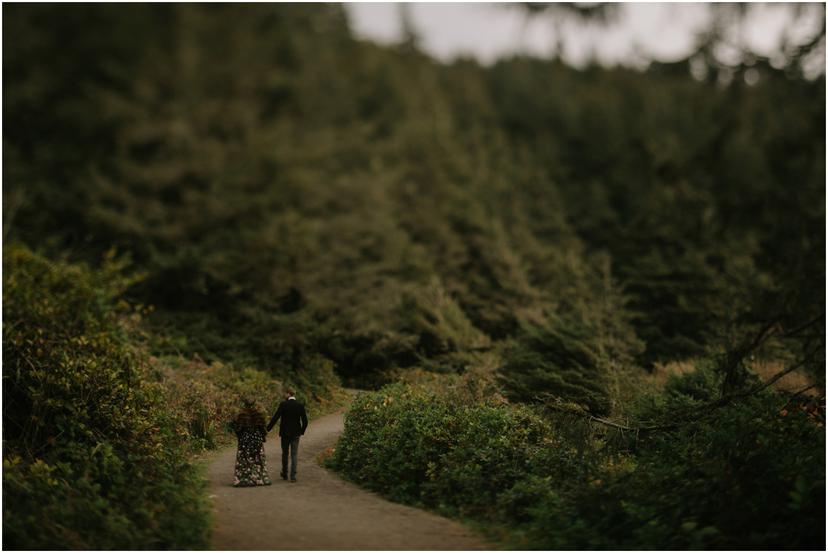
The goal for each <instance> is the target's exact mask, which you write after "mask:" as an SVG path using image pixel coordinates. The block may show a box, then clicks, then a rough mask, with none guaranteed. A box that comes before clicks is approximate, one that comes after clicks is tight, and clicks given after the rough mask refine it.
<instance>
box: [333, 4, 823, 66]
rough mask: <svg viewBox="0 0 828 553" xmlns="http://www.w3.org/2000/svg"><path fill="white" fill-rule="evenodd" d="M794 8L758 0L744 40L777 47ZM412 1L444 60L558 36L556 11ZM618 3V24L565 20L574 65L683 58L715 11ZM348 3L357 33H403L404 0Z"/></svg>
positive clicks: (378, 37) (544, 51) (415, 19)
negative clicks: (545, 13) (528, 13)
mask: <svg viewBox="0 0 828 553" xmlns="http://www.w3.org/2000/svg"><path fill="white" fill-rule="evenodd" d="M814 7H817V6H816V5H814ZM789 8H790V5H788V6H784V5H781V4H754V5H753V9H752V10H751V11H750V12H749V16H748V19H747V21H746V25H745V28H744V29H743V33H744V36H743V40H744V41H745V42H746V43H747V44H748V46H750V47H751V48H752V49H753V50H754V51H755V52H757V53H760V54H763V55H771V54H773V53H774V51H775V47H776V46H778V44H779V42H780V39H781V34H782V32H783V30H784V28H785V27H786V26H788V24H789V22H790V21H791V13H790V9H789ZM408 9H409V13H410V16H411V20H412V23H413V25H414V27H415V28H416V30H417V32H418V33H419V35H420V37H421V39H422V42H421V47H422V48H423V50H425V51H426V52H427V53H429V54H431V55H432V56H434V57H436V58H438V59H441V60H443V61H450V60H451V59H453V58H455V57H457V56H458V55H471V56H473V57H476V58H477V59H478V60H479V61H480V62H482V63H490V62H492V61H494V60H495V59H497V58H498V57H502V56H507V55H511V54H514V53H517V52H523V53H527V54H532V55H538V56H546V55H548V54H549V53H550V52H551V50H552V47H553V45H554V43H555V29H554V25H553V24H552V22H551V21H550V19H549V18H544V17H538V18H536V20H534V21H533V22H532V23H531V24H527V21H526V18H525V17H524V14H523V11H522V10H521V9H519V7H518V6H517V5H509V4H502V3H411V4H408ZM620 9H621V16H620V18H619V20H618V21H617V22H616V23H615V24H614V25H610V26H607V27H600V26H583V25H577V26H576V25H570V24H567V25H565V26H564V28H563V36H564V44H565V50H564V57H565V59H566V60H567V61H568V62H570V63H572V64H574V65H582V64H584V63H585V62H586V61H587V60H588V59H589V58H590V55H591V54H593V53H594V55H595V56H596V57H597V58H598V59H599V60H600V61H601V62H603V63H605V64H615V63H624V64H632V65H640V64H642V63H644V60H645V59H646V58H650V57H654V58H655V59H658V60H660V61H672V60H677V59H681V58H682V57H684V56H685V55H686V54H687V53H688V52H689V51H690V49H691V47H692V45H693V43H694V40H695V36H696V34H697V33H698V32H699V31H700V30H702V29H705V28H707V26H708V24H709V18H710V13H709V10H708V6H706V5H705V4H699V3H648V4H642V3H625V4H621V5H620ZM347 10H348V14H349V18H350V21H351V26H352V28H353V29H354V32H355V33H356V34H357V36H359V37H362V38H366V39H371V40H375V41H377V42H380V43H393V42H395V41H397V40H399V37H400V5H399V4H395V3H356V2H355V3H349V4H347ZM819 23H820V21H819V20H818V18H816V17H809V18H802V22H801V23H800V24H799V25H798V26H797V27H795V28H792V29H791V30H790V31H792V33H793V36H795V37H799V38H800V39H802V38H807V37H809V36H811V35H812V34H813V33H814V32H815V31H816V30H817V27H818V25H819ZM638 52H643V53H644V54H645V55H644V56H641V55H639V54H638ZM723 54H724V55H726V54H727V52H724V53H723Z"/></svg>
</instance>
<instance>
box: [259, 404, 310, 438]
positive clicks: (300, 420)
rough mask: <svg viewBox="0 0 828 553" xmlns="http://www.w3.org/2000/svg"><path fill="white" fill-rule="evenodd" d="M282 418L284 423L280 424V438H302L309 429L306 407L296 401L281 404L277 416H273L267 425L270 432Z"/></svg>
mask: <svg viewBox="0 0 828 553" xmlns="http://www.w3.org/2000/svg"><path fill="white" fill-rule="evenodd" d="M280 418H281V419H282V422H281V423H280V424H279V436H281V437H283V438H295V437H297V436H301V435H302V434H304V433H305V430H307V428H308V415H307V413H305V406H304V405H302V404H301V403H299V402H298V401H296V400H295V399H286V400H285V401H283V402H282V403H280V404H279V408H278V409H276V414H274V415H273V418H272V419H270V423H269V424H268V425H267V431H268V432H270V429H271V428H273V426H274V425H275V424H276V421H277V420H279V419H280Z"/></svg>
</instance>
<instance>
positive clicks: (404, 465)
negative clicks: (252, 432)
mask: <svg viewBox="0 0 828 553" xmlns="http://www.w3.org/2000/svg"><path fill="white" fill-rule="evenodd" d="M717 380H718V377H717V376H716V373H715V371H714V370H713V369H712V368H710V367H707V368H704V367H703V368H700V369H699V370H698V371H697V372H693V373H690V374H687V375H683V376H681V377H673V378H672V379H671V380H670V381H669V382H668V384H667V386H666V387H665V389H664V390H663V392H659V393H657V394H654V395H650V396H646V397H645V398H643V399H642V400H641V401H642V404H641V405H640V406H639V407H638V410H639V411H640V412H639V413H638V415H639V416H647V417H649V418H651V419H658V418H661V419H665V420H669V421H675V417H677V416H680V414H681V413H686V412H687V411H688V409H692V408H694V407H698V406H699V404H701V403H703V401H707V400H709V399H710V398H713V397H715V396H716V393H717V385H718V382H717ZM783 403H784V398H780V396H779V395H777V394H776V393H773V392H768V393H765V394H762V395H760V396H757V397H751V398H750V399H749V400H746V401H744V402H740V403H735V404H732V405H728V406H726V407H724V408H722V410H721V412H718V413H716V415H715V416H707V417H702V418H686V419H684V420H682V421H681V424H679V425H677V426H675V428H674V429H666V430H663V431H660V432H652V433H643V434H640V435H626V436H624V435H621V436H619V435H617V434H614V432H615V431H613V430H601V429H595V428H591V427H590V426H589V425H588V423H585V422H584V421H582V420H579V419H573V418H572V416H571V415H566V414H564V415H562V414H560V413H554V414H550V413H543V412H540V411H537V410H532V409H528V408H527V407H524V406H520V405H509V404H503V403H501V404H492V403H488V404H487V403H485V402H481V401H479V400H475V401H469V398H468V397H467V396H464V395H462V394H457V393H456V391H455V390H454V387H453V386H451V385H445V384H444V388H443V390H442V391H434V389H433V388H432V389H428V388H425V387H422V386H416V385H415V386H405V385H402V384H395V385H392V386H387V387H385V388H383V389H382V390H380V391H379V392H375V393H370V394H364V395H362V396H360V397H359V398H358V399H357V401H356V402H355V403H354V405H353V406H352V407H351V409H350V411H349V412H348V416H347V419H346V426H345V433H344V435H343V436H342V438H341V439H340V441H339V443H338V444H337V446H336V449H335V451H334V453H333V455H332V457H331V458H330V459H329V461H328V462H329V464H330V465H331V466H332V467H333V468H335V469H338V470H340V471H341V472H342V473H343V474H344V475H345V476H346V477H348V478H351V479H353V480H354V481H356V482H359V483H361V484H363V485H366V486H368V487H369V488H371V489H374V490H376V491H379V492H381V493H383V494H385V495H387V496H388V497H390V498H392V499H394V500H397V501H402V502H406V503H412V504H415V505H422V506H426V507H429V508H432V509H436V510H438V511H440V512H442V513H445V514H449V515H454V516H461V517H464V518H471V519H472V520H474V521H476V522H478V523H479V524H481V527H482V528H484V529H486V530H487V531H488V532H489V533H490V534H492V535H493V536H494V537H496V538H497V539H499V540H503V541H505V542H506V543H507V544H510V545H512V546H514V547H518V548H522V549H525V548H530V549H619V548H621V549H694V548H705V549H732V548H740V547H741V548H748V549H754V548H758V549H761V548H780V549H781V548H787V549H819V548H820V547H821V544H823V543H824V538H825V535H824V530H825V526H824V517H825V506H824V499H825V459H824V456H823V454H822V453H823V449H824V445H825V434H824V429H823V427H822V424H821V423H818V421H817V419H814V418H813V416H812V415H809V414H808V413H807V412H805V411H796V412H791V413H788V412H787V411H784V410H782V411H780V406H781V405H782V404H783ZM711 497H715V498H718V499H717V500H716V501H711Z"/></svg>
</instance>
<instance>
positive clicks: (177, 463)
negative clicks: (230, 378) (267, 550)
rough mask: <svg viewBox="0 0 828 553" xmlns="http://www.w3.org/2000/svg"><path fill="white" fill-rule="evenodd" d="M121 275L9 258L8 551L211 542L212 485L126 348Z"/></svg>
mask: <svg viewBox="0 0 828 553" xmlns="http://www.w3.org/2000/svg"><path fill="white" fill-rule="evenodd" d="M121 268H122V267H121V264H120V263H117V262H115V261H114V260H113V259H112V256H109V258H108V259H106V260H105V262H104V264H103V267H102V269H100V270H91V269H89V268H87V267H85V266H83V265H73V264H69V263H65V262H50V261H48V260H47V259H45V258H43V257H41V256H39V255H37V254H34V253H32V252H30V251H29V250H27V249H25V248H23V247H19V246H14V245H13V246H7V247H6V248H5V250H4V256H3V276H4V281H3V285H4V287H3V300H4V301H3V334H4V340H3V365H4V367H3V401H4V407H5V409H4V414H3V434H4V451H3V455H4V458H3V464H4V471H3V484H4V485H3V530H4V536H3V545H4V547H7V548H13V549H16V548H35V549H38V548H43V549H54V548H65V547H69V548H79V549H105V548H116V549H133V548H141V549H143V548H149V549H161V548H198V547H203V546H205V544H206V535H207V529H208V517H207V515H208V510H207V507H206V504H205V502H204V500H203V497H202V495H203V482H204V479H203V478H202V477H201V475H200V474H199V472H198V470H197V469H196V467H194V466H193V465H192V464H191V463H189V462H188V460H187V457H186V454H185V449H186V448H185V445H186V444H185V442H186V439H187V436H182V435H181V434H180V433H178V432H177V431H176V425H175V424H174V421H173V420H172V419H171V417H170V415H169V412H168V410H167V406H166V402H165V397H166V396H165V394H164V393H163V389H162V388H160V386H159V385H158V384H154V383H151V382H145V381H144V380H145V375H146V371H147V364H146V356H145V355H144V354H143V353H142V352H141V351H140V350H138V349H135V348H134V347H132V346H131V345H130V344H129V342H128V340H127V337H128V336H129V334H130V332H131V327H132V325H133V324H134V323H135V317H136V314H135V313H133V312H132V309H131V308H130V307H129V306H128V305H126V304H125V303H123V302H118V301H117V297H118V295H119V294H120V292H121V291H122V290H123V288H124V287H125V286H126V285H127V284H128V281H127V280H125V279H124V278H123V277H121V276H120V275H121Z"/></svg>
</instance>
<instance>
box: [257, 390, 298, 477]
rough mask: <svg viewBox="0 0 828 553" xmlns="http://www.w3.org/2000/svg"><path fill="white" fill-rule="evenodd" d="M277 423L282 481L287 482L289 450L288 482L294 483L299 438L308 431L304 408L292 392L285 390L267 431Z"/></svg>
mask: <svg viewBox="0 0 828 553" xmlns="http://www.w3.org/2000/svg"><path fill="white" fill-rule="evenodd" d="M280 418H281V419H282V422H281V423H279V437H280V438H282V473H281V475H282V480H287V475H288V450H290V481H291V482H296V460H297V459H296V457H297V455H298V451H299V436H302V435H303V434H304V433H305V430H307V429H308V415H307V413H305V406H304V405H302V404H301V403H299V402H298V401H297V400H296V397H295V395H294V392H293V390H291V389H288V390H287V399H286V400H284V401H283V402H282V403H280V404H279V408H278V409H277V410H276V413H275V414H274V415H273V418H272V419H270V423H269V424H268V425H267V431H268V432H270V429H271V428H273V426H274V425H275V424H276V421H277V420H279V419H280Z"/></svg>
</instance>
